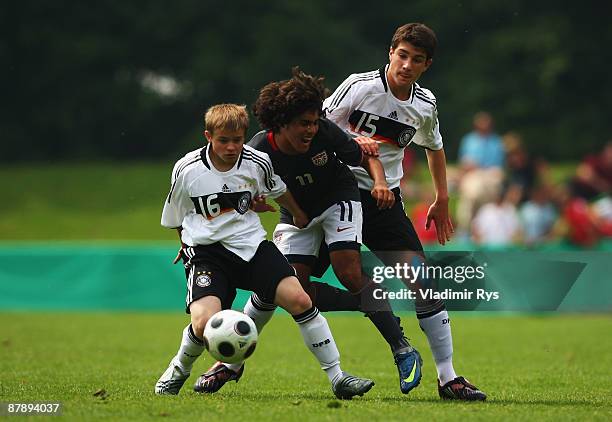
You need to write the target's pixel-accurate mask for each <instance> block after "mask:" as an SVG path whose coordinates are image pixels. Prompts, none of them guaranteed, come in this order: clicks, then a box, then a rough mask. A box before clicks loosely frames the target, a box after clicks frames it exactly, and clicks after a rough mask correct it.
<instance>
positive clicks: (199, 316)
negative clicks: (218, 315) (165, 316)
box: [191, 310, 214, 338]
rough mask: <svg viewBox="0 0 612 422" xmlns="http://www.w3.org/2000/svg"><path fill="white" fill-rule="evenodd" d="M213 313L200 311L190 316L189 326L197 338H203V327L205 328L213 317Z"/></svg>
mask: <svg viewBox="0 0 612 422" xmlns="http://www.w3.org/2000/svg"><path fill="white" fill-rule="evenodd" d="M213 314H214V312H209V311H206V310H201V311H198V312H196V313H192V314H191V326H192V327H193V332H194V333H195V335H196V336H198V337H199V338H202V337H203V336H204V327H206V323H207V322H208V320H209V319H210V318H211V317H212V316H213Z"/></svg>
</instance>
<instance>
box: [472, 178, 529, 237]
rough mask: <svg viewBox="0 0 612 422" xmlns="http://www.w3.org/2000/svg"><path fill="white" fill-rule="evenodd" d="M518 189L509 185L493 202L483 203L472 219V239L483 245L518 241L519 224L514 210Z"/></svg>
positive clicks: (519, 234) (519, 235)
mask: <svg viewBox="0 0 612 422" xmlns="http://www.w3.org/2000/svg"><path fill="white" fill-rule="evenodd" d="M519 195H520V189H518V188H517V187H513V186H510V187H508V188H507V189H505V190H504V191H503V192H500V193H499V194H498V196H497V199H496V201H495V202H490V203H487V204H485V205H483V206H482V207H481V208H480V209H479V210H478V212H477V213H476V216H475V217H474V220H473V221H472V239H473V240H474V242H475V243H477V244H480V245H484V246H508V245H511V244H512V243H516V242H519V241H520V237H521V224H520V220H519V216H518V212H517V210H516V204H517V203H518V200H519Z"/></svg>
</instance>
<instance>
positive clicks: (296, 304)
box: [288, 290, 312, 315]
mask: <svg viewBox="0 0 612 422" xmlns="http://www.w3.org/2000/svg"><path fill="white" fill-rule="evenodd" d="M290 307H291V309H288V311H289V312H290V313H291V314H292V315H298V314H301V313H303V312H306V311H307V310H309V309H310V308H312V300H310V296H308V294H307V293H306V292H305V291H303V290H302V291H301V292H297V293H295V294H294V295H293V297H292V298H291V302H290Z"/></svg>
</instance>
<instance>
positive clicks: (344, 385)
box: [332, 372, 374, 400]
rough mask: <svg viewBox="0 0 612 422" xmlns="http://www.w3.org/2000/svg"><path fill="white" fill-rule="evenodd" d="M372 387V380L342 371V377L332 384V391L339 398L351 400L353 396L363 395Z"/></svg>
mask: <svg viewBox="0 0 612 422" xmlns="http://www.w3.org/2000/svg"><path fill="white" fill-rule="evenodd" d="M372 387H374V381H372V380H369V379H367V378H358V377H354V376H352V375H349V374H347V373H346V372H342V377H341V378H340V379H339V380H338V381H336V382H335V383H334V384H333V385H332V391H333V392H334V394H335V395H336V397H338V398H339V399H340V400H351V399H352V398H353V397H354V396H363V395H364V394H365V393H367V392H368V391H370V389H371V388H372Z"/></svg>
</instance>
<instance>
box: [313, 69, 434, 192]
mask: <svg viewBox="0 0 612 422" xmlns="http://www.w3.org/2000/svg"><path fill="white" fill-rule="evenodd" d="M388 66H389V65H387V66H385V68H384V69H379V70H375V71H372V72H366V73H355V74H352V75H351V76H349V77H348V78H347V79H346V80H345V81H344V82H342V83H341V84H340V86H339V87H338V88H337V89H336V91H335V92H334V93H333V94H332V95H331V96H330V97H329V98H327V99H326V100H325V102H324V103H323V109H324V111H325V113H326V117H327V118H329V119H330V120H332V121H333V122H334V123H336V124H337V125H338V126H340V127H341V128H343V129H344V130H346V131H347V132H348V133H349V134H350V135H352V136H354V137H355V136H367V137H369V138H373V139H375V140H376V141H377V142H378V143H379V150H380V157H379V159H380V161H381V162H382V164H383V166H384V168H385V175H386V176H387V184H388V185H389V188H390V189H393V188H396V187H398V186H399V182H400V179H401V178H402V176H403V174H404V173H403V170H402V160H403V158H404V148H405V147H406V146H407V145H408V144H410V143H411V142H414V143H415V144H417V145H419V146H421V147H424V148H427V149H431V150H436V151H437V150H440V149H442V136H441V135H440V127H439V124H438V110H437V108H436V98H435V97H434V95H433V94H432V93H431V91H429V90H428V89H425V88H421V87H420V86H419V85H418V84H417V83H416V82H415V83H414V84H413V86H412V92H411V94H410V98H409V99H408V100H405V101H401V100H398V99H397V98H396V97H395V96H394V95H393V94H392V93H391V90H390V89H389V87H388V84H387V68H388ZM351 170H352V171H353V173H354V174H355V177H356V178H357V182H358V184H359V188H360V189H366V190H371V189H372V187H373V185H374V182H373V181H372V179H371V178H370V176H369V175H368V173H367V172H366V171H365V170H364V169H363V168H362V167H351Z"/></svg>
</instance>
